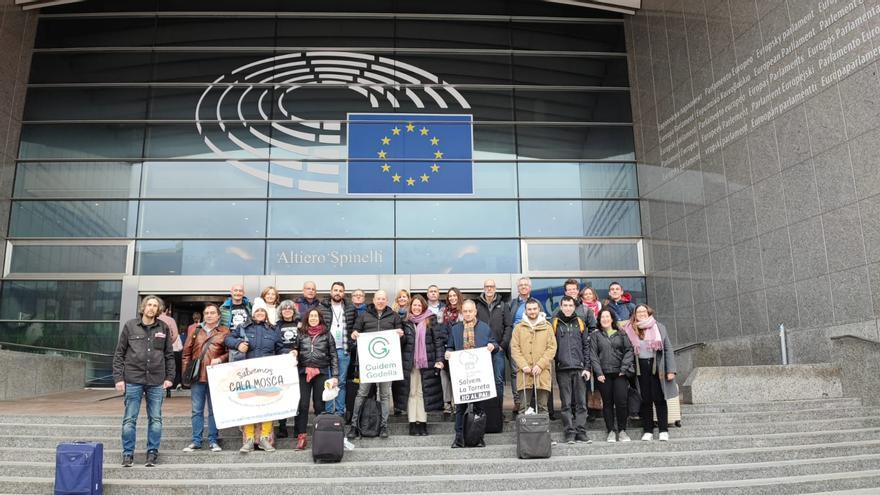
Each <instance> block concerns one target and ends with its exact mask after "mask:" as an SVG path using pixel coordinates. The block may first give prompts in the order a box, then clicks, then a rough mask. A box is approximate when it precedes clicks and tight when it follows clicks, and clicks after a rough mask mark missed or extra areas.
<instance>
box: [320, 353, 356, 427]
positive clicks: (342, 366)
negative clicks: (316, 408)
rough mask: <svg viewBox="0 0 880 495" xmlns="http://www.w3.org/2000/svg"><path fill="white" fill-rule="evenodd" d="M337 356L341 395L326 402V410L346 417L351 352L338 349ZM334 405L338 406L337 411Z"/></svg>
mask: <svg viewBox="0 0 880 495" xmlns="http://www.w3.org/2000/svg"><path fill="white" fill-rule="evenodd" d="M336 356H337V357H338V358H339V395H337V396H336V399H335V400H333V401H328V402H327V403H325V404H324V412H328V413H334V414H336V415H337V416H342V417H345V381H346V378H347V375H348V365H349V363H350V362H351V354H348V353H346V352H345V351H343V350H342V349H336ZM334 403H335V406H334ZM334 407H336V411H334V410H333V408H334Z"/></svg>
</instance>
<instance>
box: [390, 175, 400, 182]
mask: <svg viewBox="0 0 880 495" xmlns="http://www.w3.org/2000/svg"><path fill="white" fill-rule="evenodd" d="M391 179H392V180H393V181H394V182H400V175H398V174H394V175H392V176H391Z"/></svg>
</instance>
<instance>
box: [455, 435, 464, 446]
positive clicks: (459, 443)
mask: <svg viewBox="0 0 880 495" xmlns="http://www.w3.org/2000/svg"><path fill="white" fill-rule="evenodd" d="M463 447H464V439H463V438H461V437H455V440H453V442H452V448H453V449H460V448H463Z"/></svg>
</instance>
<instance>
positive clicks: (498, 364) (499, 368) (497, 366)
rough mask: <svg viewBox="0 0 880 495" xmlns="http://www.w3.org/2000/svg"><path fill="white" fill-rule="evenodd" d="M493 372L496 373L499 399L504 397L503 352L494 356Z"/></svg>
mask: <svg viewBox="0 0 880 495" xmlns="http://www.w3.org/2000/svg"><path fill="white" fill-rule="evenodd" d="M492 371H494V372H495V391H496V393H497V394H498V397H501V398H503V397H504V353H503V352H501V351H498V352H495V353H493V354H492Z"/></svg>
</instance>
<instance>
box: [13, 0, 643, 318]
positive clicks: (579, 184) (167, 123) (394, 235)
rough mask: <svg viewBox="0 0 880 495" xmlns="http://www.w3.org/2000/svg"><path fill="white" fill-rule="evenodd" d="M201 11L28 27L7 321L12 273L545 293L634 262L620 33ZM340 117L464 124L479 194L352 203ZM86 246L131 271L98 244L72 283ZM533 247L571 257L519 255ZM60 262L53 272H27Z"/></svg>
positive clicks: (49, 20) (463, 6) (471, 11)
mask: <svg viewBox="0 0 880 495" xmlns="http://www.w3.org/2000/svg"><path fill="white" fill-rule="evenodd" d="M123 4H124V5H123ZM199 5H201V4H199V3H195V4H194V3H193V2H178V1H172V0H133V1H126V2H115V1H99V0H93V1H90V2H86V3H83V4H75V5H67V6H59V7H55V8H51V9H44V10H43V14H42V16H41V18H40V22H39V27H38V33H37V37H36V45H35V50H34V54H33V60H32V64H31V75H30V81H29V88H28V93H27V99H26V104H25V114H24V120H25V123H24V126H23V129H22V132H21V142H20V146H19V150H18V162H17V172H16V178H15V183H14V201H13V204H12V212H11V222H10V227H9V238H10V240H11V241H12V242H13V244H14V245H15V242H16V241H20V242H21V243H22V245H24V244H25V243H26V244H27V252H25V250H24V248H23V247H22V249H19V248H14V249H13V252H14V253H15V255H14V256H13V257H12V261H13V262H12V263H11V266H10V268H11V270H10V271H11V272H12V273H11V274H10V276H8V277H7V281H6V282H4V283H3V288H2V294H3V304H4V305H5V304H10V303H8V299H7V295H6V294H7V290H12V286H11V285H10V284H15V283H18V282H13V281H11V280H8V279H9V278H14V275H15V273H16V272H21V273H51V272H54V273H58V274H64V273H79V272H82V271H85V270H88V271H89V272H91V273H118V270H119V266H123V267H126V266H127V267H128V268H124V269H127V270H130V273H128V275H135V276H138V275H166V276H169V275H170V276H174V275H263V274H265V275H308V274H314V275H340V276H345V275H379V274H383V275H388V274H431V273H450V274H457V273H464V274H480V273H519V272H522V271H524V270H526V269H528V271H529V272H530V274H531V275H532V276H533V277H539V278H540V277H541V273H540V272H541V271H542V270H543V271H547V272H558V271H561V270H572V271H573V272H576V273H575V274H576V275H580V276H584V275H585V274H586V273H588V272H590V271H603V272H608V271H611V272H614V271H620V273H621V274H623V275H624V276H626V275H630V276H631V275H632V274H633V271H634V270H635V271H638V270H639V267H640V266H641V265H642V263H641V253H640V249H638V248H637V247H636V243H637V242H638V239H639V238H640V236H641V231H640V224H641V222H640V219H639V208H638V184H637V180H636V169H635V163H634V159H635V157H634V148H633V131H632V126H631V120H632V112H631V107H630V95H629V87H628V75H627V58H626V52H625V43H624V32H623V21H622V19H621V18H619V17H618V16H617V15H615V14H610V13H607V12H600V11H592V10H589V9H584V8H576V7H568V6H564V5H558V4H550V3H544V4H542V3H541V2H530V1H514V0H509V1H501V0H487V1H480V2H472V1H471V2H464V1H450V2H442V4H435V3H434V2H429V3H424V2H409V3H403V2H396V1H392V0H386V1H382V0H370V1H361V2H339V1H325V2H315V3H311V2H282V1H274V0H255V1H252V2H248V3H247V4H246V5H247V8H246V10H247V12H246V14H247V15H242V14H243V13H244V12H243V7H242V5H244V4H242V3H241V2H224V1H215V2H210V9H209V11H210V13H211V15H210V16H200V15H199V14H198V11H199V10H200V9H202V8H206V9H207V7H200V6H199ZM204 5H207V4H204ZM108 13H113V14H112V15H107V14H108ZM351 13H356V14H359V15H351ZM437 14H443V15H442V16H438V15H437ZM352 113H381V114H387V118H388V119H389V121H388V122H385V123H379V124H376V125H383V126H386V127H388V130H389V132H390V131H392V130H393V129H392V128H393V127H395V126H397V125H399V124H401V123H403V121H400V122H397V121H395V120H394V115H395V114H401V115H406V116H408V117H406V119H404V120H415V121H416V124H419V122H418V115H420V114H424V115H444V114H449V115H468V116H471V117H472V121H470V122H469V123H467V124H461V125H470V126H471V128H470V131H471V134H472V149H471V150H468V153H469V156H470V158H469V159H468V161H467V163H470V164H472V177H473V179H472V180H473V193H472V194H406V193H405V192H404V193H401V194H349V193H348V182H347V181H348V168H349V167H350V166H355V165H356V164H357V163H358V162H359V161H360V162H363V161H366V160H367V159H365V158H364V159H352V160H351V161H349V158H350V155H348V154H347V151H346V142H347V137H348V136H347V132H348V131H347V129H348V127H347V124H348V115H349V114H352ZM413 116H415V117H413ZM420 127H427V125H426V124H421V125H417V126H416V127H415V128H414V129H415V131H418V130H419V128H420ZM409 131H410V130H409V129H406V130H404V131H403V132H404V133H406V132H409ZM395 135H396V134H395ZM445 144H446V143H441V144H437V143H434V144H433V145H434V146H436V147H437V149H438V150H439V149H441V148H442V145H445ZM377 146H380V145H379V144H378V143H377ZM449 146H451V145H449ZM408 160H410V161H412V158H405V157H404V158H395V157H388V158H387V163H386V165H389V167H398V169H400V170H408V169H407V168H406V167H407V166H408V163H407V161H408ZM431 161H432V162H433V165H434V166H436V167H437V170H434V172H433V173H442V171H443V170H446V167H450V168H451V167H452V166H454V165H455V163H456V162H455V160H453V159H448V158H443V157H442V156H440V155H437V156H435V157H433V159H432V160H431ZM376 173H377V174H380V175H379V176H380V177H381V174H382V173H383V172H382V171H379V170H378V169H377V172H376ZM386 177H389V178H390V177H391V176H390V174H389V175H387V176H386ZM425 177H427V178H425ZM404 179H406V177H404ZM428 179H430V176H429V175H425V176H423V177H422V179H421V181H422V182H427V181H428ZM418 180H419V178H418V177H415V180H414V182H418ZM413 187H414V186H413ZM594 238H596V239H600V240H602V239H604V240H630V241H632V242H631V243H630V244H625V243H624V244H613V245H607V244H590V243H589V240H590V239H594ZM92 240H94V241H95V242H112V241H119V242H120V243H121V244H123V245H128V249H131V250H133V253H132V255H133V263H129V264H127V265H126V264H125V256H123V255H122V254H121V253H120V251H119V248H118V247H116V246H111V247H112V248H114V249H111V247H105V248H104V249H106V250H108V251H107V253H108V254H107V255H106V258H107V263H110V264H113V266H112V267H102V266H94V265H95V264H94V263H92V264H89V262H88V260H86V259H84V258H83V256H86V255H87V253H85V254H84V252H83V251H82V249H84V248H83V247H82V246H83V245H84V244H85V245H88V243H89V242H90V241H92ZM547 240H551V241H552V240H557V241H566V240H567V241H571V242H569V243H568V244H561V245H558V246H552V247H551V246H549V245H544V244H540V245H535V246H532V248H531V249H526V248H525V247H524V246H527V245H528V244H529V242H530V241H547ZM41 242H45V243H46V246H50V247H45V248H40V243H41ZM65 243H69V244H70V246H71V249H70V250H68V251H69V253H67V251H64V248H63V246H64V245H65ZM126 243H127V244H126ZM74 247H75V249H74ZM41 249H42V250H41ZM62 251H64V252H65V253H67V254H65V255H66V256H68V257H69V259H70V260H71V261H70V263H72V265H71V266H64V265H63V264H62V266H57V265H58V263H55V264H48V265H46V264H44V263H42V262H41V261H40V260H41V259H42V258H46V257H47V256H50V255H52V253H61V252H62ZM123 254H124V253H123ZM65 259H67V258H65ZM303 260H309V261H303ZM120 263H121V265H120ZM548 280H550V279H548ZM633 280H640V279H633ZM53 283H62V282H60V281H59V282H53ZM640 284H641V285H640V287H642V286H643V285H644V283H643V282H640ZM103 290H104V291H105V292H104V293H105V294H106V293H113V291H114V290H116V294H117V296H119V291H120V290H121V289H120V288H118V287H117V288H116V289H112V288H108V287H104V289H103ZM641 290H644V289H643V287H642V289H641ZM0 311H3V312H4V314H6V307H5V306H3V307H0ZM105 316H106V315H105ZM115 318H118V315H117V316H115ZM12 319H13V320H19V318H12ZM8 330H9V331H10V332H12V331H19V330H20V329H19V327H17V326H16V325H11V326H9V327H8Z"/></svg>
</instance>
